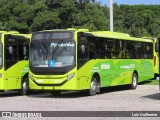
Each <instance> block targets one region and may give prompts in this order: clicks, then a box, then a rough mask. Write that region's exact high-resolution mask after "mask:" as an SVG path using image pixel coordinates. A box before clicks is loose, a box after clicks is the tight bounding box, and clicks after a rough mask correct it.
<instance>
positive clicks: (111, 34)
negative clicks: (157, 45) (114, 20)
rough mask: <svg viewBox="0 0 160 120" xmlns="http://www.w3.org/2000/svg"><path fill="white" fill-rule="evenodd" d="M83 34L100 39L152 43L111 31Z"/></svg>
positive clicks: (148, 40)
mask: <svg viewBox="0 0 160 120" xmlns="http://www.w3.org/2000/svg"><path fill="white" fill-rule="evenodd" d="M85 34H86V35H87V36H95V37H102V38H113V39H121V40H133V41H144V42H153V41H152V40H150V39H145V38H136V37H131V36H130V35H129V34H126V33H119V32H111V31H95V32H87V33H85Z"/></svg>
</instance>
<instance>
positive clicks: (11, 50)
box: [8, 46, 13, 54]
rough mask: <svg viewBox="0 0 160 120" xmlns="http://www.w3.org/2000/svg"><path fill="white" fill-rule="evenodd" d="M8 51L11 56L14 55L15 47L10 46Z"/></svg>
mask: <svg viewBox="0 0 160 120" xmlns="http://www.w3.org/2000/svg"><path fill="white" fill-rule="evenodd" d="M8 51H9V54H13V47H12V46H9V48H8Z"/></svg>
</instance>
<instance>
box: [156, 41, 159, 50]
mask: <svg viewBox="0 0 160 120" xmlns="http://www.w3.org/2000/svg"><path fill="white" fill-rule="evenodd" d="M155 51H156V52H159V44H158V42H156V45H155Z"/></svg>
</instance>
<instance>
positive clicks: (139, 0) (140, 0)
mask: <svg viewBox="0 0 160 120" xmlns="http://www.w3.org/2000/svg"><path fill="white" fill-rule="evenodd" d="M96 1H97V2H101V4H102V5H104V4H106V5H107V6H109V1H110V0H96ZM112 1H113V3H117V4H118V5H120V4H128V5H137V4H146V5H149V4H153V5H156V4H157V5H160V0H112Z"/></svg>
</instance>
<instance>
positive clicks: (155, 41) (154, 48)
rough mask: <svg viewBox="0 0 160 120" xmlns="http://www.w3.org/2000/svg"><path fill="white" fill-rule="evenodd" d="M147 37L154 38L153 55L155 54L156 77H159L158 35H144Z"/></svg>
mask: <svg viewBox="0 0 160 120" xmlns="http://www.w3.org/2000/svg"><path fill="white" fill-rule="evenodd" d="M143 38H145V39H151V40H153V55H154V78H155V79H156V78H157V77H159V53H158V51H159V50H158V48H157V45H158V39H159V38H158V37H143Z"/></svg>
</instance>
